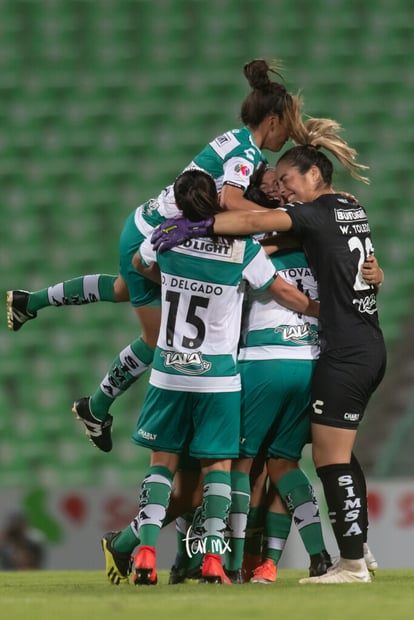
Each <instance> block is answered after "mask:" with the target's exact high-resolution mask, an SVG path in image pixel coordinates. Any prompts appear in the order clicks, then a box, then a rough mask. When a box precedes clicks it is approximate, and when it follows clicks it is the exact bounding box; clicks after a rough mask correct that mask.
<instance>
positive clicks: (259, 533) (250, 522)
mask: <svg viewBox="0 0 414 620" xmlns="http://www.w3.org/2000/svg"><path fill="white" fill-rule="evenodd" d="M265 519H266V509H265V507H264V506H250V510H249V514H248V515H247V525H246V537H245V540H244V552H245V553H249V554H250V555H261V554H262V548H263V531H264V524H265Z"/></svg>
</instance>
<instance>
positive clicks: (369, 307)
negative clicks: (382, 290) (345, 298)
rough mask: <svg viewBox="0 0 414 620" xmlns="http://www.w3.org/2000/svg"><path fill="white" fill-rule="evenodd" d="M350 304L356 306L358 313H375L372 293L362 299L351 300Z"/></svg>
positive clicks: (375, 304) (375, 306)
mask: <svg viewBox="0 0 414 620" xmlns="http://www.w3.org/2000/svg"><path fill="white" fill-rule="evenodd" d="M352 303H353V304H354V305H355V306H358V312H362V313H364V312H365V313H366V314H375V313H376V311H377V300H376V297H375V295H374V293H372V295H368V296H367V297H363V298H362V299H353V300H352Z"/></svg>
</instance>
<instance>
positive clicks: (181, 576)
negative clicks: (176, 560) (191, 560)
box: [168, 564, 185, 586]
mask: <svg viewBox="0 0 414 620" xmlns="http://www.w3.org/2000/svg"><path fill="white" fill-rule="evenodd" d="M184 582H185V572H184V570H183V569H182V568H178V566H175V564H173V565H172V566H171V569H170V575H169V577H168V585H170V586H176V585H177V584H178V583H184Z"/></svg>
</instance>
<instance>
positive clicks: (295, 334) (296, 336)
mask: <svg viewBox="0 0 414 620" xmlns="http://www.w3.org/2000/svg"><path fill="white" fill-rule="evenodd" d="M274 331H275V333H276V334H281V336H282V338H283V340H289V341H290V342H295V343H296V344H316V345H318V344H319V338H318V332H317V330H316V329H312V326H311V325H310V323H304V325H280V326H279V327H275V329H274Z"/></svg>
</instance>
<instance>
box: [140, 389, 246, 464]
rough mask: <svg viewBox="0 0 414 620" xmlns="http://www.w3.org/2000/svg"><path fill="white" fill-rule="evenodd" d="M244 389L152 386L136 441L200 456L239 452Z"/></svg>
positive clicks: (217, 456) (230, 455)
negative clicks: (187, 389)
mask: <svg viewBox="0 0 414 620" xmlns="http://www.w3.org/2000/svg"><path fill="white" fill-rule="evenodd" d="M239 436H240V392H224V393H222V392H220V393H218V392H208V393H204V392H203V393H199V392H197V393H195V392H176V391H173V390H163V389H161V388H157V387H154V386H153V385H150V386H149V388H148V391H147V394H146V396H145V400H144V403H143V405H142V411H141V415H140V417H139V418H138V422H137V427H136V429H135V432H134V434H133V436H132V440H133V441H134V442H135V443H136V444H138V445H140V446H144V447H145V448H150V449H151V450H155V451H161V452H173V453H176V454H181V453H182V452H188V454H189V456H191V457H193V458H196V459H231V458H237V457H238V455H239Z"/></svg>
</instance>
